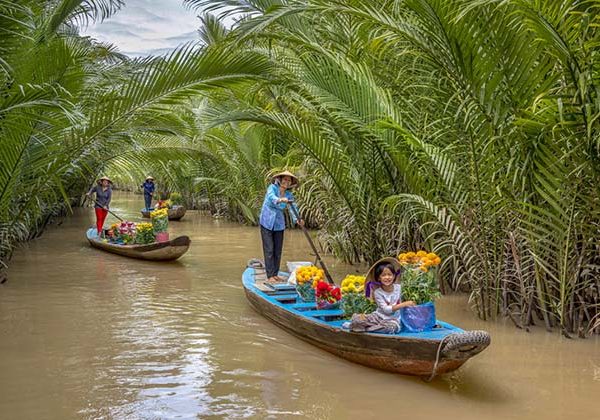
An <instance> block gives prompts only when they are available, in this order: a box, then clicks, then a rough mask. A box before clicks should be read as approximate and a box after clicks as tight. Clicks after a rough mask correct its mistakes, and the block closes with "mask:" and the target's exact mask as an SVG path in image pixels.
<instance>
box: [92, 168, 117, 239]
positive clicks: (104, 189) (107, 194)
mask: <svg viewBox="0 0 600 420" xmlns="http://www.w3.org/2000/svg"><path fill="white" fill-rule="evenodd" d="M111 185H112V181H111V180H110V179H109V178H108V177H106V176H103V177H102V178H100V179H99V180H98V184H97V185H96V186H94V187H92V188H90V190H89V191H88V192H87V194H86V195H87V196H88V197H91V196H92V193H96V200H95V201H96V202H95V203H94V210H95V212H96V229H97V230H98V236H100V235H101V233H102V228H103V226H104V221H105V220H106V216H107V215H108V208H109V206H110V200H111V198H112V188H111Z"/></svg>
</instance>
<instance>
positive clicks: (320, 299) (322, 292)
mask: <svg viewBox="0 0 600 420" xmlns="http://www.w3.org/2000/svg"><path fill="white" fill-rule="evenodd" d="M315 298H316V300H317V308H319V309H333V308H336V307H338V306H339V301H340V300H341V299H342V291H341V290H340V288H339V287H335V286H333V285H331V284H329V283H327V282H326V281H318V282H317V285H316V287H315Z"/></svg>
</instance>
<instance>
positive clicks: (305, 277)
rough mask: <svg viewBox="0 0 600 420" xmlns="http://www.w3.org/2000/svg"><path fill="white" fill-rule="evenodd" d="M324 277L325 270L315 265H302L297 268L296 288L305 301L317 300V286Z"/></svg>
mask: <svg viewBox="0 0 600 420" xmlns="http://www.w3.org/2000/svg"><path fill="white" fill-rule="evenodd" d="M324 278H325V272H324V271H323V270H321V269H320V268H317V267H315V266H314V265H309V266H301V267H298V268H297V269H296V290H297V291H298V294H299V295H300V297H301V298H302V300H303V301H305V302H314V301H315V287H316V285H317V283H318V282H319V281H323V279H324Z"/></svg>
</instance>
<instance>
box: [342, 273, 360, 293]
mask: <svg viewBox="0 0 600 420" xmlns="http://www.w3.org/2000/svg"><path fill="white" fill-rule="evenodd" d="M365 279H366V277H365V276H355V275H353V274H348V275H347V276H346V277H345V278H344V280H342V285H341V288H342V293H361V292H363V291H364V290H365Z"/></svg>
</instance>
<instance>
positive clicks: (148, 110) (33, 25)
mask: <svg viewBox="0 0 600 420" xmlns="http://www.w3.org/2000/svg"><path fill="white" fill-rule="evenodd" d="M121 4H122V1H121V0H112V1H111V0H86V1H81V0H80V1H75V0H62V1H58V0H48V1H42V2H40V1H22V2H19V3H18V4H16V3H15V2H11V1H8V2H7V1H0V138H1V141H2V143H1V152H2V153H1V160H0V262H1V263H2V264H5V263H4V261H5V260H6V258H7V257H8V256H9V255H10V253H11V251H12V247H13V246H14V244H15V242H17V241H19V240H23V239H26V238H28V237H31V236H32V235H35V234H36V233H38V232H39V231H40V229H42V228H43V226H44V225H45V224H46V223H47V222H48V219H49V217H51V216H52V215H53V214H55V213H56V212H58V211H61V210H64V209H65V206H66V207H68V206H69V204H70V201H71V200H72V199H73V198H75V199H78V197H79V196H80V195H81V193H82V192H83V191H84V190H85V189H86V188H87V187H89V185H90V184H91V182H92V180H93V178H94V176H96V174H97V173H98V172H100V171H101V170H103V168H104V166H105V164H106V163H107V162H110V161H111V160H112V159H114V158H115V157H118V156H119V155H121V154H122V153H126V152H128V151H130V150H132V148H133V149H135V148H136V147H137V145H138V144H139V142H144V141H151V139H152V138H153V137H156V136H157V135H159V134H160V135H161V136H164V135H165V134H169V135H170V136H173V137H177V136H184V135H185V133H186V130H188V127H189V123H188V121H186V118H185V115H181V114H179V113H177V112H175V111H176V109H177V108H176V107H175V105H176V104H178V103H182V102H186V101H188V100H189V98H191V97H195V96H197V95H199V94H202V93H206V92H209V91H211V90H213V89H221V88H224V87H229V88H231V89H236V88H237V89H242V88H243V86H244V85H246V84H248V83H252V80H253V79H255V78H260V77H262V76H261V75H262V74H265V73H267V72H268V70H269V67H270V62H269V59H268V57H267V56H265V55H264V54H262V53H260V52H255V51H248V52H246V53H238V52H236V53H235V54H234V53H232V52H231V51H229V50H227V49H225V48H220V47H218V46H215V47H204V48H199V47H198V48H195V47H193V46H183V47H181V48H180V49H178V50H175V51H174V52H173V53H172V54H171V55H169V56H168V57H159V58H147V59H143V60H134V61H132V60H128V59H126V58H125V57H123V56H121V55H119V54H117V53H115V52H114V51H113V49H112V47H110V46H105V45H101V44H97V43H95V42H93V41H91V40H90V39H88V38H85V37H81V36H79V35H78V34H77V27H76V25H79V24H82V23H85V22H87V21H88V20H93V19H99V18H104V17H107V16H109V15H110V14H111V13H113V12H114V11H115V10H117V9H118V8H119V7H120V6H121Z"/></svg>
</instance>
